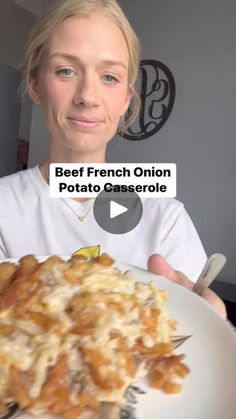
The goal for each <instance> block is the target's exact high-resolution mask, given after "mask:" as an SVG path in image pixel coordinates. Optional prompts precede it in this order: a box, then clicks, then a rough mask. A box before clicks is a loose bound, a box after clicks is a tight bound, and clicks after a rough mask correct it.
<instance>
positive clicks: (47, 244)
mask: <svg viewBox="0 0 236 419" xmlns="http://www.w3.org/2000/svg"><path fill="white" fill-rule="evenodd" d="M138 65H139V43H138V40H137V37H136V35H135V33H134V32H133V30H132V28H131V26H130V24H129V22H128V21H127V19H126V17H125V16H124V14H123V12H122V11H121V9H120V7H119V6H118V4H117V3H116V1H115V0H66V1H65V0H63V1H59V2H57V3H56V4H55V6H54V7H53V8H52V9H51V10H50V11H49V12H48V13H47V14H46V15H45V16H44V17H43V18H42V19H41V20H40V21H39V22H38V24H37V25H36V26H35V28H34V29H33V31H32V34H31V37H30V40H29V43H28V47H27V50H26V55H25V61H24V84H25V89H26V90H28V92H29V94H30V96H31V98H32V99H33V101H34V102H35V103H37V104H40V105H41V106H42V108H43V112H44V118H45V122H46V124H47V127H48V129H49V132H50V146H49V155H48V158H47V160H46V161H45V162H43V163H42V164H41V166H39V167H36V168H33V169H29V170H27V171H25V172H20V173H17V174H14V175H11V176H8V177H6V178H3V179H2V180H1V181H0V199H1V202H4V205H1V209H0V256H1V257H2V258H6V257H19V256H22V255H24V254H27V253H34V254H37V255H42V254H52V253H53V254H71V253H74V252H76V251H80V252H81V253H86V252H90V254H91V253H92V252H95V253H96V252H98V249H99V248H100V250H101V251H102V252H103V251H106V252H108V253H110V254H111V255H112V256H114V257H115V258H116V259H119V260H121V261H123V262H127V263H130V264H134V265H137V266H141V267H144V268H145V267H146V266H147V264H148V268H149V269H150V270H151V271H153V272H156V273H159V274H162V275H165V276H166V277H168V278H170V279H171V280H173V281H176V282H179V283H182V284H183V285H185V286H187V287H190V288H191V286H192V282H191V281H190V280H189V279H188V278H191V280H193V281H195V280H196V278H197V276H198V275H199V273H200V271H201V269H202V266H203V264H204V263H205V260H206V256H205V252H204V250H203V247H202V245H201V242H200V240H199V237H198V235H197V233H196V230H195V228H194V226H193V224H192V222H191V220H190V219H189V216H188V215H187V213H186V211H185V209H184V207H183V205H182V204H181V203H179V202H178V201H176V200H168V199H164V200H156V199H145V200H143V211H144V212H143V217H142V220H141V221H140V223H139V225H138V226H137V227H136V228H135V229H134V230H132V231H131V232H129V233H127V234H125V235H112V234H109V233H105V232H104V231H103V230H102V229H101V228H100V227H99V226H98V225H97V224H96V222H95V220H94V217H93V211H92V206H93V201H92V200H87V201H84V202H81V201H78V200H77V201H76V200H72V199H55V198H50V197H49V186H48V183H49V164H50V163H53V162H54V163H57V162H60V163H81V162H83V163H86V162H90V163H93V162H96V163H102V162H105V152H106V145H107V143H108V142H109V141H110V139H111V138H112V137H113V136H114V134H115V133H116V131H117V129H118V127H119V129H120V124H123V122H122V121H124V120H125V114H126V111H127V109H128V107H129V106H130V105H131V107H132V108H133V113H132V116H131V119H133V118H134V117H135V115H136V114H137V110H138V99H137V94H136V92H135V82H136V79H137V74H138ZM129 122H130V121H129ZM129 122H128V123H129ZM122 128H123V129H125V128H126V127H125V126H123V127H122ZM155 253H159V254H160V255H153V254H155ZM150 255H153V256H151V257H150V258H149V256H150ZM171 266H173V267H171ZM180 272H183V273H180ZM203 297H204V298H206V299H207V300H209V301H210V302H211V303H212V304H213V305H214V306H215V307H216V308H217V310H218V311H219V312H221V314H222V315H225V308H224V305H223V303H222V302H221V300H220V299H219V298H218V297H217V296H216V295H215V294H213V293H212V292H211V291H210V290H207V291H206V293H205V294H204V296H203Z"/></svg>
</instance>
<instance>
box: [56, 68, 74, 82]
mask: <svg viewBox="0 0 236 419" xmlns="http://www.w3.org/2000/svg"><path fill="white" fill-rule="evenodd" d="M56 74H57V75H58V76H59V77H61V78H64V79H70V78H71V77H73V76H74V75H75V74H76V73H75V71H74V70H72V69H71V68H60V69H59V70H57V72H56Z"/></svg>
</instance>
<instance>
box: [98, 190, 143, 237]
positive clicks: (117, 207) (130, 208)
mask: <svg viewBox="0 0 236 419" xmlns="http://www.w3.org/2000/svg"><path fill="white" fill-rule="evenodd" d="M93 213H94V217H95V220H96V222H97V223H98V225H99V226H100V227H101V228H102V229H103V230H105V231H107V232H108V233H112V234H125V233H128V232H129V231H131V230H133V229H134V228H135V227H136V226H137V225H138V223H139V221H140V220H141V218H142V215H143V205H142V201H141V199H140V198H139V196H138V194H136V193H135V192H132V193H130V192H129V193H125V192H124V193H122V194H121V193H119V196H117V197H116V194H115V193H114V192H113V193H111V192H105V191H102V192H100V194H99V195H98V196H97V198H96V200H95V202H94V206H93Z"/></svg>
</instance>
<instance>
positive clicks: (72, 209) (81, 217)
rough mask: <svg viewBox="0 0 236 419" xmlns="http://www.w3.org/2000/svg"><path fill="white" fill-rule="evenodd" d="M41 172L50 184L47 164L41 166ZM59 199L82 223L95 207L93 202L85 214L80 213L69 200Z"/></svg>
mask: <svg viewBox="0 0 236 419" xmlns="http://www.w3.org/2000/svg"><path fill="white" fill-rule="evenodd" d="M41 173H42V175H43V177H44V179H45V180H46V182H47V184H48V185H50V179H49V169H48V168H46V167H45V166H42V167H41ZM59 199H60V200H61V201H62V202H63V203H64V204H65V205H66V206H67V208H69V209H70V210H71V211H72V212H73V214H74V215H75V216H76V217H77V218H78V220H79V221H80V222H81V223H83V222H84V221H85V220H86V218H87V216H88V215H89V213H90V211H91V209H92V208H93V204H92V205H91V206H90V207H89V209H88V210H87V212H86V213H85V214H84V215H79V214H78V213H77V211H76V210H75V209H74V208H73V207H72V206H71V205H70V204H69V202H67V201H66V200H65V199H64V198H59Z"/></svg>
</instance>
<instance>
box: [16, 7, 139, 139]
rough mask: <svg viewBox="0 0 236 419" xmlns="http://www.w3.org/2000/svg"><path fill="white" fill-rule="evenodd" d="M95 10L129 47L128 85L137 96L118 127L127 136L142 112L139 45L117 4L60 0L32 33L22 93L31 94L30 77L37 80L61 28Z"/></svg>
mask: <svg viewBox="0 0 236 419" xmlns="http://www.w3.org/2000/svg"><path fill="white" fill-rule="evenodd" d="M95 10H96V11H99V12H101V13H103V14H104V15H105V16H107V17H109V18H110V19H112V20H113V21H114V22H115V23H116V24H117V25H118V26H119V28H120V29H121V31H122V34H123V36H124V38H125V41H126V44H127V48H128V54H129V68H128V85H129V88H130V89H132V91H133V92H134V94H133V97H132V99H131V105H130V108H129V110H128V112H127V116H126V117H125V118H124V119H123V121H124V122H123V123H122V126H121V127H118V130H120V129H122V131H123V132H127V128H128V127H129V126H130V125H131V123H132V122H133V121H134V120H135V119H136V117H137V115H138V113H139V110H140V97H139V95H138V93H137V92H136V90H135V83H136V81H137V78H138V71H139V60H140V44H139V40H138V38H137V36H136V34H135V32H134V30H133V29H132V27H131V25H130V23H129V21H128V19H127V18H126V16H125V14H124V13H123V11H122V10H121V8H120V6H119V5H118V3H117V2H116V0H59V1H56V2H54V3H53V5H52V6H51V7H50V8H49V9H47V11H46V13H45V14H44V15H43V16H42V17H41V18H40V19H39V20H38V21H37V22H36V24H35V26H34V27H33V29H32V31H31V33H30V36H29V39H28V43H27V45H26V51H25V56H24V60H23V63H22V72H23V81H22V91H23V92H24V93H25V92H26V91H27V90H28V85H29V80H30V77H36V76H37V74H38V71H39V69H40V66H41V64H42V62H43V55H44V52H45V46H46V45H47V43H48V42H49V40H50V39H51V38H52V36H53V35H54V34H55V32H56V30H57V28H58V26H59V25H60V24H61V23H62V22H63V21H64V20H66V19H67V18H69V17H73V16H76V17H87V16H89V15H90V14H91V13H92V12H93V11H95Z"/></svg>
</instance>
